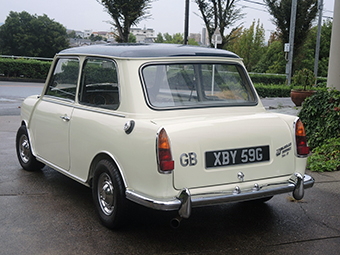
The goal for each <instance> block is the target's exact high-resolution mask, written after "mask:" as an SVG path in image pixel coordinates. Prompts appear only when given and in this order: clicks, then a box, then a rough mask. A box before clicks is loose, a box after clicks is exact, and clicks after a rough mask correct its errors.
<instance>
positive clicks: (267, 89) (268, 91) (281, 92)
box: [254, 83, 291, 97]
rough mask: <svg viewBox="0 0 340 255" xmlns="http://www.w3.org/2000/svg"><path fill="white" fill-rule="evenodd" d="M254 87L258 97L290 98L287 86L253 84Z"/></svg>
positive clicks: (289, 88)
mask: <svg viewBox="0 0 340 255" xmlns="http://www.w3.org/2000/svg"><path fill="white" fill-rule="evenodd" d="M254 86H255V89H256V91H257V93H258V94H259V96H260V97H290V90H291V87H290V86H287V85H275V84H270V85H266V84H262V83H258V84H256V83H255V84H254Z"/></svg>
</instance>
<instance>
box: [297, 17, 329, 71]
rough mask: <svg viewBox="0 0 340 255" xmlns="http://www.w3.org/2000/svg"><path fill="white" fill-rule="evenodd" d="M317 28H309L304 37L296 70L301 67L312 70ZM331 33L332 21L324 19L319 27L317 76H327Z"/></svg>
mask: <svg viewBox="0 0 340 255" xmlns="http://www.w3.org/2000/svg"><path fill="white" fill-rule="evenodd" d="M317 30H318V27H317V26H315V27H313V28H312V29H311V30H310V33H309V34H308V36H307V38H306V41H305V43H304V45H303V47H302V49H301V53H300V56H299V58H298V61H297V63H296V65H297V68H296V69H297V70H301V69H302V68H303V67H305V68H308V69H309V70H314V59H315V48H316V36H317ZM331 35H332V21H330V20H326V21H324V23H323V25H322V27H321V37H320V54H319V66H318V76H323V77H327V74H328V62H329V50H330V45H331Z"/></svg>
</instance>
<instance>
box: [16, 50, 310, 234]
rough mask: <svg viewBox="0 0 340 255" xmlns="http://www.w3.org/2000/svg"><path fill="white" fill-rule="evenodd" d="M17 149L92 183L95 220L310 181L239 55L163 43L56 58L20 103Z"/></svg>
mask: <svg viewBox="0 0 340 255" xmlns="http://www.w3.org/2000/svg"><path fill="white" fill-rule="evenodd" d="M21 118H22V121H21V126H20V128H19V130H18V132H17V138H16V149H17V155H18V159H19V162H20V164H21V166H22V167H23V168H24V169H25V170H28V171H33V170H38V169H41V168H43V167H44V165H47V166H49V167H51V168H53V169H55V170H57V171H59V172H61V173H63V174H65V175H66V176H68V177H70V178H72V179H74V180H76V181H78V182H80V183H82V184H85V185H87V186H89V187H91V188H92V190H93V199H94V203H95V207H96V210H97V212H98V215H99V218H100V220H101V221H102V223H103V224H104V225H105V226H107V227H109V228H116V227H118V226H120V225H121V223H122V222H123V219H124V214H125V213H124V212H126V210H128V209H127V208H128V207H127V203H128V200H129V201H133V202H135V203H137V204H141V205H143V206H146V207H149V208H153V209H157V210H166V211H169V210H177V211H178V213H179V217H178V219H174V220H173V221H172V224H173V225H174V226H176V225H177V226H178V225H179V220H180V219H181V218H188V217H189V216H190V214H191V210H192V208H194V207H198V206H210V205H216V204H221V203H227V202H238V201H247V200H254V201H258V202H264V201H267V200H269V199H270V198H271V197H272V196H273V195H276V194H282V193H288V192H292V193H293V196H294V198H295V199H297V200H299V199H301V198H302V197H303V195H304V189H305V188H310V187H312V186H313V184H314V179H313V178H312V177H310V176H308V175H306V174H305V167H306V160H307V155H308V153H309V148H308V146H307V142H306V137H305V131H304V127H303V125H302V122H301V121H300V120H299V119H298V118H297V117H295V116H290V115H282V114H276V113H269V112H267V111H266V110H265V109H264V107H263V106H262V104H261V101H260V99H259V97H258V95H257V93H256V91H255V89H254V86H253V84H252V82H251V80H250V78H249V76H248V74H247V71H246V69H245V67H244V65H243V63H242V59H240V58H239V57H238V56H237V55H235V54H233V53H231V52H228V51H225V50H218V49H211V48H202V47H193V46H184V45H167V44H115V45H110V44H107V45H100V46H89V47H80V48H71V49H67V50H63V51H61V52H60V53H59V54H57V55H56V56H55V58H54V61H53V63H52V66H51V70H50V72H49V74H48V77H47V80H46V84H45V87H44V89H43V91H42V94H41V95H35V96H30V97H28V98H27V99H25V101H24V102H23V105H22V107H21Z"/></svg>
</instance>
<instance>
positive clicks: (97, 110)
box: [74, 105, 126, 118]
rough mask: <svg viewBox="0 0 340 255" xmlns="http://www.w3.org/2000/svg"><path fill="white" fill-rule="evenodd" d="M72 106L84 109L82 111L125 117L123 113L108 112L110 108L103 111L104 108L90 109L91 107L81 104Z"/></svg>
mask: <svg viewBox="0 0 340 255" xmlns="http://www.w3.org/2000/svg"><path fill="white" fill-rule="evenodd" d="M74 108H75V109H78V110H84V111H89V112H95V113H102V114H106V115H111V116H115V117H120V118H126V116H125V115H124V114H120V113H115V112H109V111H110V110H108V111H105V110H102V109H91V108H88V107H85V106H82V105H75V106H74Z"/></svg>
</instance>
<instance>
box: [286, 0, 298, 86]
mask: <svg viewBox="0 0 340 255" xmlns="http://www.w3.org/2000/svg"><path fill="white" fill-rule="evenodd" d="M296 9H297V0H293V1H292V11H291V14H290V28H289V47H290V49H289V58H288V63H287V66H286V73H287V85H288V86H290V83H291V80H292V70H293V55H294V54H293V53H294V36H295V23H296Z"/></svg>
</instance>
